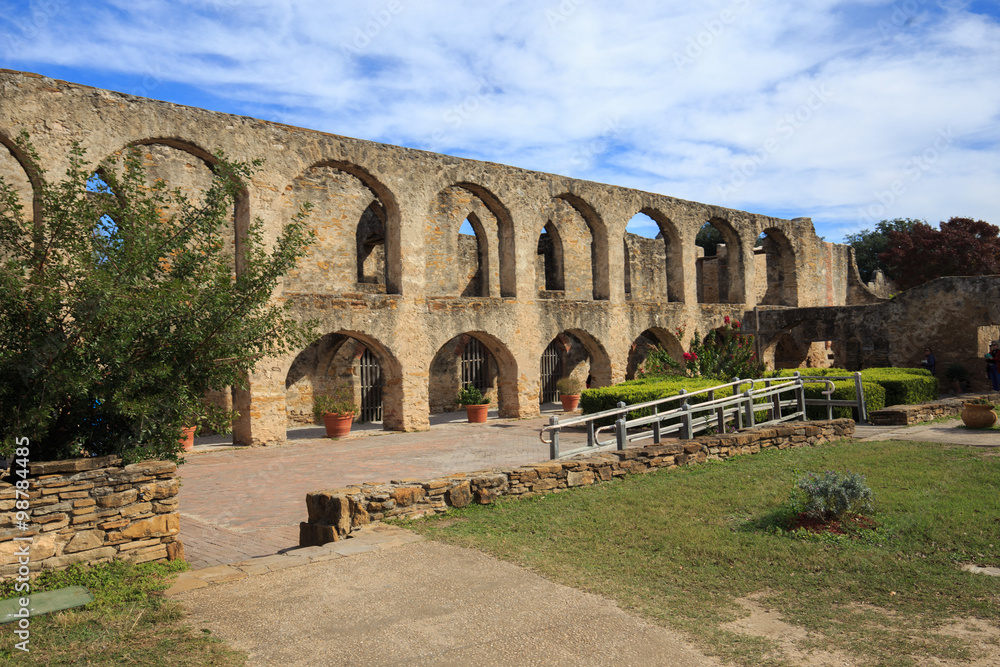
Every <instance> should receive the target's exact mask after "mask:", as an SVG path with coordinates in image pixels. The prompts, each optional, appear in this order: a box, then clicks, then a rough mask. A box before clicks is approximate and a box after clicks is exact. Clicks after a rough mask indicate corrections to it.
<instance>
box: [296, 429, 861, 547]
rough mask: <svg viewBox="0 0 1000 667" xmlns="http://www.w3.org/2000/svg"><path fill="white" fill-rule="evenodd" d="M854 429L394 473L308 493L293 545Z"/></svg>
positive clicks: (706, 439) (766, 432)
mask: <svg viewBox="0 0 1000 667" xmlns="http://www.w3.org/2000/svg"><path fill="white" fill-rule="evenodd" d="M853 434H854V421H853V420H851V419H833V420H828V421H812V422H797V423H793V424H779V425H776V426H772V427H763V428H757V429H751V430H747V431H743V432H739V433H726V434H722V435H714V436H702V437H699V438H694V439H692V440H685V441H681V442H677V443H666V444H658V445H647V446H645V447H641V448H635V449H626V450H625V451H621V452H619V451H611V452H604V453H600V454H594V455H590V456H580V457H576V458H572V459H568V460H564V461H549V462H545V463H537V464H534V465H529V466H521V467H517V468H510V469H494V470H483V471H478V472H471V473H461V474H456V475H451V476H448V477H440V478H437V479H432V480H429V481H419V480H396V481H392V482H390V483H387V484H363V485H361V486H351V487H346V488H342V489H334V490H331V491H318V492H315V493H310V494H307V495H306V507H307V510H308V515H309V520H308V521H304V522H302V523H301V524H299V545H300V546H302V547H308V546H322V545H324V544H327V543H329V542H336V541H338V540H342V539H344V538H345V537H347V536H348V535H350V534H351V531H352V530H355V529H358V528H361V527H363V526H366V525H368V524H369V523H371V522H373V521H380V520H382V519H386V518H391V517H396V518H417V517H421V516H425V515H427V514H440V513H443V512H446V511H448V509H449V508H451V507H465V506H467V505H470V504H471V503H473V502H477V503H480V504H482V505H487V504H489V503H491V502H493V501H494V500H496V499H497V498H500V497H501V496H507V497H513V498H530V497H532V496H538V495H541V494H545V493H558V492H560V491H562V490H563V489H568V488H573V487H578V486H589V485H591V484H597V483H600V482H608V481H611V480H613V479H615V478H618V477H622V476H624V475H630V474H637V473H646V472H652V471H654V470H660V469H672V468H676V467H678V466H683V465H691V464H695V463H704V462H706V461H712V460H723V459H728V458H731V457H733V456H740V455H744V454H757V453H760V452H762V451H767V450H774V449H778V450H781V449H788V448H790V447H803V446H806V445H810V446H815V445H819V444H822V443H825V442H830V441H833V440H840V439H842V438H849V437H851V436H852V435H853Z"/></svg>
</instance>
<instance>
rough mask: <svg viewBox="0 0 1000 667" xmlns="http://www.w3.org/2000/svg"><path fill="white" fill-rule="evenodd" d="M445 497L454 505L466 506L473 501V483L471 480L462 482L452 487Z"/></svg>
mask: <svg viewBox="0 0 1000 667" xmlns="http://www.w3.org/2000/svg"><path fill="white" fill-rule="evenodd" d="M445 499H446V501H447V503H448V504H449V505H451V506H452V507H465V506H467V505H468V504H469V503H471V502H472V485H471V484H469V482H460V483H458V484H456V485H454V486H452V487H451V488H450V489H448V493H447V495H446V496H445Z"/></svg>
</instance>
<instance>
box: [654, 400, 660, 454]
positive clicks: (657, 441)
mask: <svg viewBox="0 0 1000 667" xmlns="http://www.w3.org/2000/svg"><path fill="white" fill-rule="evenodd" d="M659 414H660V408H659V406H657V405H654V406H653V415H655V416H659ZM653 444H654V445H658V444H660V420H659V419H657V420H656V421H655V422H653Z"/></svg>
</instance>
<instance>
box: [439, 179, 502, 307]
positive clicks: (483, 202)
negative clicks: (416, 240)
mask: <svg viewBox="0 0 1000 667" xmlns="http://www.w3.org/2000/svg"><path fill="white" fill-rule="evenodd" d="M424 242H425V248H426V269H425V274H424V275H425V281H424V289H425V290H426V293H427V294H428V296H483V297H485V296H498V295H499V296H514V293H515V273H514V237H513V231H512V223H511V221H510V214H509V213H508V212H507V210H506V209H505V208H504V207H503V206H502V205H501V204H500V202H499V201H498V200H497V199H496V197H494V196H493V195H492V194H491V193H490V192H489V191H487V190H486V189H485V188H482V187H480V186H476V185H473V184H469V183H459V184H456V185H452V186H450V187H448V188H445V189H444V190H442V191H441V192H440V193H438V196H437V197H436V198H435V200H434V203H433V204H432V206H431V211H430V215H429V224H428V225H427V226H426V228H425V231H424Z"/></svg>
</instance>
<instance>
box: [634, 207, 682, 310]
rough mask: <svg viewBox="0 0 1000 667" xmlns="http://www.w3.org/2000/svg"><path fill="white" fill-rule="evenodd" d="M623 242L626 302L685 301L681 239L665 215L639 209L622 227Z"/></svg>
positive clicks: (647, 209)
mask: <svg viewBox="0 0 1000 667" xmlns="http://www.w3.org/2000/svg"><path fill="white" fill-rule="evenodd" d="M624 242H625V245H624V253H625V266H624V267H623V268H624V273H625V298H626V299H630V300H633V301H673V302H681V301H683V300H684V273H683V268H682V264H681V258H680V237H679V235H678V233H677V230H676V228H675V227H674V225H673V223H671V222H670V220H669V219H668V218H667V217H666V216H664V215H663V214H662V213H660V212H659V211H656V210H654V209H649V208H644V209H642V211H640V212H639V213H637V214H636V215H634V216H633V217H632V219H631V220H629V222H628V225H627V226H626V227H625V239H624Z"/></svg>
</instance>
